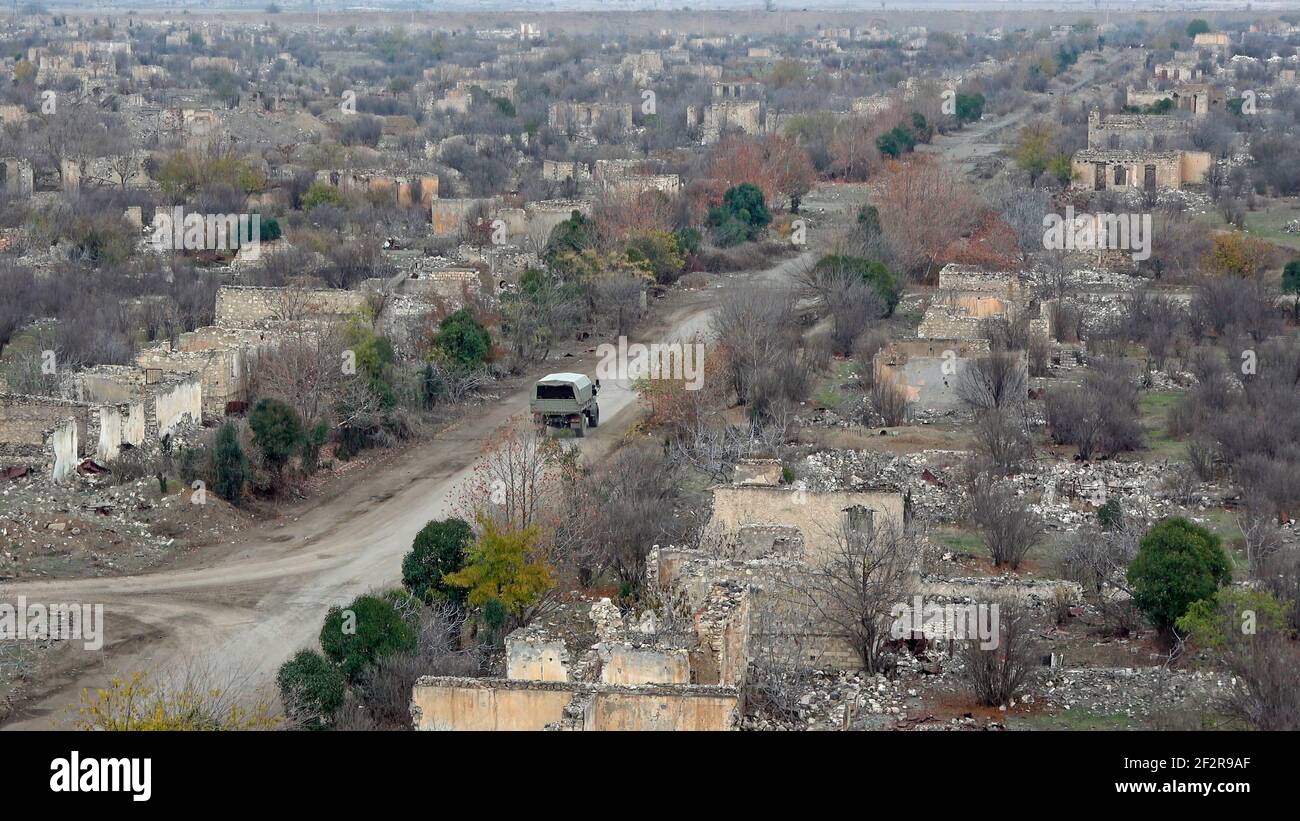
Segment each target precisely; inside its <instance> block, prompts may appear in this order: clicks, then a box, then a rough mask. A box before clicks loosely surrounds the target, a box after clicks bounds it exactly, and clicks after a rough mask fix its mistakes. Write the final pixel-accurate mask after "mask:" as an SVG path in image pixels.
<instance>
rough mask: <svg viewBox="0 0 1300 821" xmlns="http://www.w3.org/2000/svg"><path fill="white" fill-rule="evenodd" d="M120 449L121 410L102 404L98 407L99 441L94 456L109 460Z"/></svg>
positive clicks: (112, 458)
mask: <svg viewBox="0 0 1300 821" xmlns="http://www.w3.org/2000/svg"><path fill="white" fill-rule="evenodd" d="M121 449H122V412H121V411H120V410H118V409H117V408H116V407H115V406H113V405H104V406H102V407H101V408H100V409H99V442H98V444H96V446H95V458H96V459H98V460H99V461H101V462H111V461H113V460H114V459H116V458H117V454H118V453H119V452H120V451H121Z"/></svg>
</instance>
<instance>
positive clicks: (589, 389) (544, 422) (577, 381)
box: [528, 373, 600, 436]
mask: <svg viewBox="0 0 1300 821" xmlns="http://www.w3.org/2000/svg"><path fill="white" fill-rule="evenodd" d="M599 392H600V380H599V379H597V380H596V381H595V382H592V381H591V380H590V379H588V378H587V377H586V376H584V375H583V374H580V373H553V374H550V375H549V376H543V377H542V378H541V379H539V380H537V384H536V385H535V386H534V387H533V396H532V399H531V400H529V402H528V409H529V410H530V411H532V413H533V421H534V422H536V423H537V424H538V425H539V426H545V427H551V428H571V429H572V430H573V435H574V436H585V435H586V433H587V428H588V427H592V428H594V427H597V426H598V425H599V424H600V406H599V405H597V404H596V394H597V393H599Z"/></svg>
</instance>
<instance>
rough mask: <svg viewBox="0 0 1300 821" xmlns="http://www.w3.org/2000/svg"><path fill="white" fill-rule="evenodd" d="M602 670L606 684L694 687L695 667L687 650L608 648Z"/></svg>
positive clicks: (610, 645)
mask: <svg viewBox="0 0 1300 821" xmlns="http://www.w3.org/2000/svg"><path fill="white" fill-rule="evenodd" d="M603 649H604V651H605V653H606V654H607V658H605V660H604V663H603V664H602V666H601V668H600V680H601V681H602V682H603V683H605V684H690V682H691V664H690V658H689V656H688V654H687V651H686V650H685V649H684V648H659V647H636V646H633V645H631V644H628V643H626V642H609V643H606V644H605V645H604V648H603Z"/></svg>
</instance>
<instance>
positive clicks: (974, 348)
mask: <svg viewBox="0 0 1300 821" xmlns="http://www.w3.org/2000/svg"><path fill="white" fill-rule="evenodd" d="M988 351H989V345H988V341H987V340H963V339H921V340H906V341H904V340H899V341H896V342H892V343H890V344H889V345H887V346H886V347H884V348H882V349H881V350H880V351H878V352H877V353H876V355H875V357H874V358H873V359H872V367H873V369H874V372H875V378H876V380H877V381H882V380H887V379H893V380H894V381H895V382H896V383H898V384H900V385H902V386H903V388H904V390H906V391H907V400H908V401H909V402H911V403H912V404H913V405H914V406H915V407H916V408H917V409H919V410H929V411H938V412H945V411H950V410H954V409H956V408H958V407H960V406H961V399H960V397H958V396H957V381H958V379H960V378H961V374H962V372H963V371H964V370H966V367H967V365H968V364H969V363H970V361H971V360H972V359H975V358H978V357H980V356H986V355H987V354H988ZM1026 374H1028V364H1027V361H1026Z"/></svg>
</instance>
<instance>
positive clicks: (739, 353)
mask: <svg viewBox="0 0 1300 821" xmlns="http://www.w3.org/2000/svg"><path fill="white" fill-rule="evenodd" d="M711 322H712V328H713V331H714V333H715V334H716V336H717V339H718V343H717V344H718V348H719V350H720V351H721V353H722V354H723V355H724V356H725V358H726V362H727V376H728V379H729V381H730V382H731V387H732V389H733V390H734V391H735V393H736V399H737V401H739V402H740V403H741V404H745V403H747V402H749V400H750V398H751V394H752V393H753V388H754V386H755V384H756V382H757V381H758V378H759V375H760V374H761V373H762V372H763V371H765V370H769V369H771V368H772V367H774V366H775V365H776V364H777V363H778V362H779V361H781V360H783V359H787V358H788V357H789V356H790V355H791V353H792V352H793V350H794V348H795V346H796V343H797V338H798V323H797V321H796V319H795V313H794V295H793V294H792V293H791V292H790V291H788V290H785V289H779V288H755V287H753V286H749V285H746V286H742V287H735V288H731V289H729V290H727V291H726V292H724V293H723V295H722V298H721V299H720V300H719V304H718V307H717V309H716V310H715V311H714V313H713V317H712V320H711Z"/></svg>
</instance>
